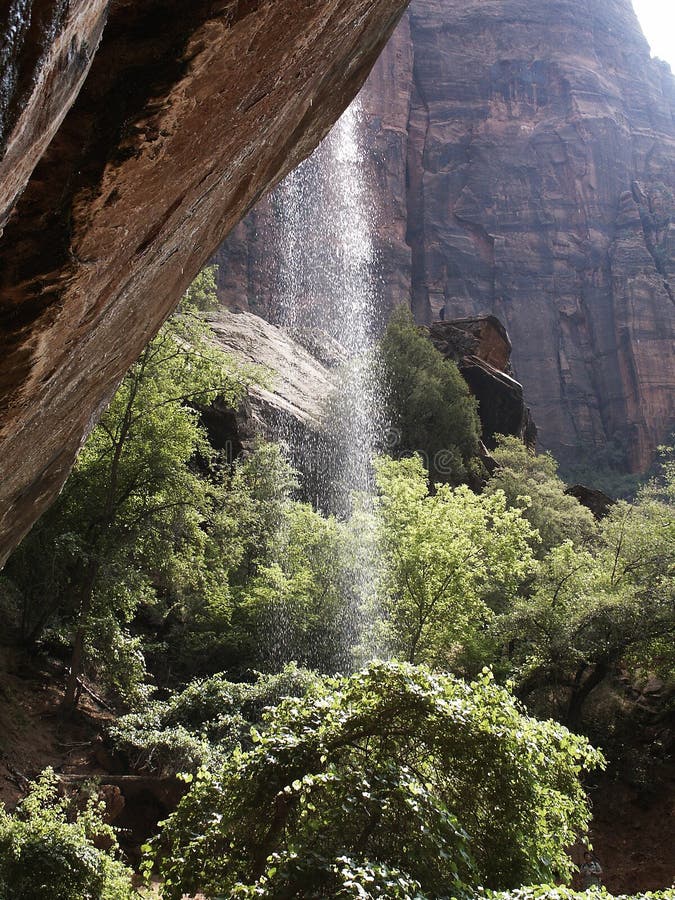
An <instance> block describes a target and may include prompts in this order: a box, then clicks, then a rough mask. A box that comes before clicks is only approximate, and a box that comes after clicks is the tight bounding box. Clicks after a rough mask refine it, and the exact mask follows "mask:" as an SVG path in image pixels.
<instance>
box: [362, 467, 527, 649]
mask: <svg viewBox="0 0 675 900" xmlns="http://www.w3.org/2000/svg"><path fill="white" fill-rule="evenodd" d="M377 481H378V488H379V497H378V499H377V505H376V514H377V519H378V523H379V526H380V534H381V541H382V573H383V574H382V577H383V585H382V591H381V596H380V599H379V604H380V609H381V610H382V613H383V614H384V622H383V625H384V629H383V630H384V632H385V645H386V646H387V647H388V649H389V650H390V651H391V652H393V653H394V654H395V655H396V656H399V657H401V658H403V659H407V660H408V661H409V662H413V663H417V662H428V663H433V664H436V665H440V666H441V667H447V666H448V665H451V664H452V659H453V652H454V653H456V652H457V650H458V649H459V648H460V647H461V646H462V645H463V644H465V643H466V642H467V641H471V640H472V639H474V638H475V637H476V636H477V635H478V634H480V632H481V631H485V629H486V627H487V626H488V624H489V623H490V622H491V621H492V618H493V609H491V605H490V604H491V602H492V603H496V604H497V606H498V608H503V607H504V606H505V605H507V604H508V603H509V602H510V601H511V600H513V598H514V597H515V595H516V593H517V590H518V587H519V585H520V584H521V583H522V581H523V580H524V579H525V578H526V577H527V576H528V575H529V574H530V573H531V572H532V571H533V568H534V559H533V556H532V551H531V549H530V543H531V542H534V539H535V538H536V532H534V530H533V529H532V527H531V526H530V525H529V523H528V522H527V521H526V520H525V519H524V518H523V515H522V513H521V510H519V509H517V508H515V509H514V508H508V507H507V505H506V499H505V497H504V495H503V494H502V493H501V492H494V493H492V494H484V495H477V494H474V493H473V491H471V490H470V489H469V488H468V487H465V486H463V487H459V488H454V489H453V488H451V487H450V486H449V485H447V484H441V485H436V489H435V491H434V492H433V493H431V492H430V491H429V486H428V476H427V472H426V470H425V468H424V466H423V465H422V462H421V460H420V459H419V457H413V458H410V459H404V460H400V461H395V460H390V459H386V458H383V459H381V460H380V461H379V464H378V466H377Z"/></svg>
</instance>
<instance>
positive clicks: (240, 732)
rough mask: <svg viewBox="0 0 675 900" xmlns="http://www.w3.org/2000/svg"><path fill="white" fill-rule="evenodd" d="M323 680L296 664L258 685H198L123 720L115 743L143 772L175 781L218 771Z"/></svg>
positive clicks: (223, 681) (208, 681) (215, 679)
mask: <svg viewBox="0 0 675 900" xmlns="http://www.w3.org/2000/svg"><path fill="white" fill-rule="evenodd" d="M316 680H317V676H316V675H314V674H313V673H312V672H310V671H308V670H307V669H301V668H299V667H298V666H296V665H294V664H289V665H287V666H285V667H284V668H283V669H282V670H281V672H279V673H277V674H276V675H262V674H258V675H257V678H256V681H254V682H253V683H245V682H242V683H239V682H233V681H228V680H227V678H226V677H225V676H224V675H222V674H219V675H213V676H212V677H211V678H205V679H197V680H195V681H193V682H191V684H189V685H188V686H187V687H186V688H185V690H183V691H181V692H179V693H177V694H174V695H173V696H172V697H171V698H170V699H169V700H166V701H155V702H154V703H151V704H149V705H148V707H147V709H146V710H145V711H144V712H142V713H131V714H130V715H126V716H123V717H122V718H120V719H118V721H117V722H116V723H115V724H114V725H113V726H111V728H110V731H109V734H110V738H111V740H112V742H113V744H114V746H115V747H116V749H117V750H118V751H120V752H121V753H122V754H123V755H124V756H125V757H126V758H127V760H128V761H129V764H130V766H131V768H132V769H134V770H135V771H137V772H148V773H151V774H155V775H170V774H176V773H178V772H196V771H197V769H199V768H200V767H207V766H208V767H212V766H214V765H218V764H220V763H222V762H223V761H224V759H225V758H226V757H227V756H228V755H229V754H230V753H231V752H232V750H233V749H234V748H235V747H236V746H238V745H243V746H250V744H251V738H250V731H251V726H252V725H255V724H256V723H259V722H260V720H261V719H262V715H263V711H264V710H265V709H266V708H267V707H269V706H274V705H275V704H277V703H279V701H280V700H281V699H282V698H284V697H302V696H303V695H304V694H306V693H307V691H308V689H309V688H310V687H311V685H312V684H314V682H315V681H316Z"/></svg>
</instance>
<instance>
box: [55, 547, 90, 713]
mask: <svg viewBox="0 0 675 900" xmlns="http://www.w3.org/2000/svg"><path fill="white" fill-rule="evenodd" d="M97 572H98V566H97V565H96V564H95V563H90V564H89V566H88V567H87V569H86V570H85V573H84V577H83V581H82V590H81V593H80V598H81V599H80V605H79V611H78V615H77V623H76V627H75V639H74V640H73V653H72V655H71V657H70V672H69V674H68V678H67V680H66V692H65V694H64V697H63V702H62V704H61V709H62V711H63V712H64V713H66V714H67V715H68V714H70V713H72V712H74V710H75V708H76V707H77V703H78V700H79V699H80V693H81V692H80V691H79V690H78V683H79V678H80V675H81V674H82V669H83V666H84V629H85V623H86V620H87V617H88V616H89V613H90V612H91V607H92V601H93V597H94V583H95V581H96V575H97Z"/></svg>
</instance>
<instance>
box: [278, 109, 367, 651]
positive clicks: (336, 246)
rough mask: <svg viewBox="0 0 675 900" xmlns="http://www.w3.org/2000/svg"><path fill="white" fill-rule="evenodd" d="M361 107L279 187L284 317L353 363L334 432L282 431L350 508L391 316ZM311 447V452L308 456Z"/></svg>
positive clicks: (361, 636) (345, 511)
mask: <svg viewBox="0 0 675 900" xmlns="http://www.w3.org/2000/svg"><path fill="white" fill-rule="evenodd" d="M362 124H363V123H362V109H361V106H360V103H359V100H358V98H357V100H355V101H354V102H353V103H352V105H351V106H350V107H349V108H348V109H347V110H346V112H345V113H344V114H343V116H342V117H341V118H340V120H339V121H338V122H337V124H336V125H335V127H334V128H333V130H332V131H331V133H330V134H329V136H328V137H327V138H326V139H325V141H324V142H323V143H322V144H321V146H320V147H319V148H318V149H317V151H316V152H315V153H314V154H313V155H312V156H311V157H310V158H309V159H308V160H306V161H305V162H304V163H303V164H302V165H301V166H299V167H298V168H297V169H296V170H295V171H293V172H292V173H291V174H290V175H289V176H288V177H287V178H286V180H285V181H284V182H283V183H282V184H281V185H280V186H279V188H278V189H277V191H276V192H275V195H274V197H273V203H274V206H275V210H276V216H277V221H278V223H279V224H278V228H279V231H278V238H277V243H278V246H277V253H278V261H279V264H278V277H277V285H278V287H277V290H278V297H277V306H278V313H277V316H278V322H279V324H281V325H283V326H285V327H286V328H287V329H288V330H289V331H290V332H291V333H292V334H293V333H294V334H295V336H296V337H297V339H298V340H300V342H305V343H306V341H307V340H308V339H309V338H310V336H312V335H313V338H314V339H316V336H317V334H322V335H323V336H324V338H325V339H326V340H329V341H331V342H334V343H335V344H337V345H338V347H339V350H340V352H341V354H342V356H343V358H344V365H343V366H341V367H340V370H339V373H338V382H339V387H338V390H337V392H336V397H335V400H334V402H333V403H332V404H331V406H330V409H329V410H328V411H327V422H326V429H327V432H328V434H329V438H328V440H327V441H326V443H325V444H323V445H322V446H321V447H320V448H319V449H318V452H317V449H316V448H307V447H303V446H298V443H299V442H298V440H297V436H295V435H293V434H288V433H286V434H282V439H283V440H284V441H285V443H286V444H287V445H289V449H290V455H291V458H292V459H294V461H296V462H298V463H299V466H300V468H302V469H305V470H308V469H310V468H312V467H314V469H315V473H314V478H315V482H316V483H317V484H319V485H320V494H322V496H321V497H319V498H318V499H319V505H322V506H323V507H324V508H325V509H327V510H328V511H330V512H333V513H335V514H337V515H338V516H340V517H342V518H347V517H348V516H349V514H350V513H351V512H352V498H353V496H354V495H355V494H357V495H358V496H359V498H360V501H359V502H360V503H362V504H363V503H365V505H366V506H367V505H368V502H369V500H368V498H369V497H371V498H372V495H373V483H372V457H373V454H374V453H375V451H376V448H377V446H378V444H379V443H380V437H381V434H382V433H383V429H384V424H385V423H384V421H383V418H382V417H383V413H382V410H383V403H382V399H381V380H382V379H381V377H380V372H379V364H378V359H377V354H376V350H375V347H374V343H375V338H376V336H377V334H378V325H380V324H381V321H382V316H381V314H379V305H380V291H379V290H378V284H377V278H376V254H375V248H374V242H373V233H374V221H373V213H372V203H370V202H369V198H368V191H367V186H366V185H365V183H364V181H363V178H362V173H363V158H364V157H363V154H364V150H363V146H362V141H361V129H362ZM310 456H311V457H312V458H311V460H310V459H309V457H310ZM349 552H350V553H352V554H354V553H355V552H357V553H358V554H359V560H358V565H357V566H354V565H353V557H352V559H350V560H345V561H344V564H345V567H346V566H348V565H351V571H355V572H356V577H355V578H354V580H355V582H356V583H355V584H353V594H354V600H353V609H352V610H351V611H350V614H349V616H348V619H349V624H348V626H347V628H346V631H347V632H348V633H347V634H345V653H344V656H345V662H346V657H347V655H348V653H347V649H346V648H347V645H349V647H351V646H353V645H354V644H361V645H362V646H363V645H364V644H366V643H367V637H366V634H365V633H366V631H367V622H366V621H365V614H364V610H365V609H366V607H367V606H368V603H369V600H370V598H371V597H372V595H373V594H374V589H375V584H376V566H377V559H376V558H375V557H376V552H375V549H374V543H373V541H372V535H370V536H366V535H363V536H362V539H361V540H360V541H359V542H358V549H357V550H356V551H355V550H354V548H353V547H352V549H351V551H349Z"/></svg>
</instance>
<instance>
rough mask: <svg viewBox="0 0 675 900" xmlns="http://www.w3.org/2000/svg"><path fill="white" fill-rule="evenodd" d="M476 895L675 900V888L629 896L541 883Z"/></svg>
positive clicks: (479, 899) (513, 899)
mask: <svg viewBox="0 0 675 900" xmlns="http://www.w3.org/2000/svg"><path fill="white" fill-rule="evenodd" d="M475 896H476V900H595V898H597V900H675V889H671V890H665V891H646V892H645V893H641V894H636V895H635V896H631V897H629V896H628V895H627V894H610V893H608V892H607V891H606V890H605V889H604V888H601V889H598V890H591V891H574V890H572V889H571V888H568V887H564V886H562V885H552V884H540V885H533V886H532V887H524V888H518V889H517V890H515V891H497V892H493V891H480V892H479V893H477V894H476V895H475Z"/></svg>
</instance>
